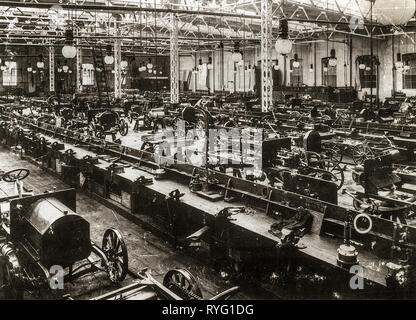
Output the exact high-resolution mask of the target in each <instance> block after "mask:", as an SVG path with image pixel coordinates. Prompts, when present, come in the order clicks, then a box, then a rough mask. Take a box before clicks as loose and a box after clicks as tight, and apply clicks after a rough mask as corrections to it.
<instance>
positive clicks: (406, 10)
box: [359, 0, 416, 26]
mask: <svg viewBox="0 0 416 320" xmlns="http://www.w3.org/2000/svg"><path fill="white" fill-rule="evenodd" d="M359 5H360V7H361V9H362V11H363V12H364V15H365V16H366V17H367V18H370V13H371V5H370V2H369V1H366V0H360V1H359ZM415 11H416V3H415V1H414V0H376V1H375V2H374V4H373V20H375V21H376V22H377V23H379V24H384V25H398V26H401V25H405V24H406V23H408V22H409V20H410V19H411V18H412V17H413V15H414V14H415Z"/></svg>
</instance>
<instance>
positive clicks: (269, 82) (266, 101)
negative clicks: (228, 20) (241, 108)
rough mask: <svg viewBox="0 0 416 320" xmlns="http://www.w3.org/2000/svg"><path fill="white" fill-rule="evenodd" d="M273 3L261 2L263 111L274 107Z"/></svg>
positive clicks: (262, 0) (268, 0) (268, 1)
mask: <svg viewBox="0 0 416 320" xmlns="http://www.w3.org/2000/svg"><path fill="white" fill-rule="evenodd" d="M271 50H272V1H271V0H261V89H262V90H261V110H262V111H263V112H267V111H269V110H270V109H271V108H272V106H273V100H272V98H273V78H272V73H271Z"/></svg>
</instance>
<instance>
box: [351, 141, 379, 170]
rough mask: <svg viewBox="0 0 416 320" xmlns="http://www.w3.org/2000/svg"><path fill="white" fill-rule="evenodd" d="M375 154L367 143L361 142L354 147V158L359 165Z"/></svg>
mask: <svg viewBox="0 0 416 320" xmlns="http://www.w3.org/2000/svg"><path fill="white" fill-rule="evenodd" d="M373 156H374V153H373V150H371V148H370V147H369V146H368V145H367V144H359V145H356V146H354V148H353V149H352V160H353V161H354V163H355V164H357V165H359V164H363V163H364V160H366V159H368V158H371V157H373Z"/></svg>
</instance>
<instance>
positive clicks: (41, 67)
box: [36, 61, 45, 69]
mask: <svg viewBox="0 0 416 320" xmlns="http://www.w3.org/2000/svg"><path fill="white" fill-rule="evenodd" d="M36 67H38V68H39V69H43V68H44V67H45V63H44V62H43V61H38V62H37V63H36Z"/></svg>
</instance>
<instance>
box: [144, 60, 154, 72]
mask: <svg viewBox="0 0 416 320" xmlns="http://www.w3.org/2000/svg"><path fill="white" fill-rule="evenodd" d="M146 67H147V69H149V70H151V69H153V64H152V59H150V58H149V62H148V63H147V65H146ZM149 73H150V72H149Z"/></svg>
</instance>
